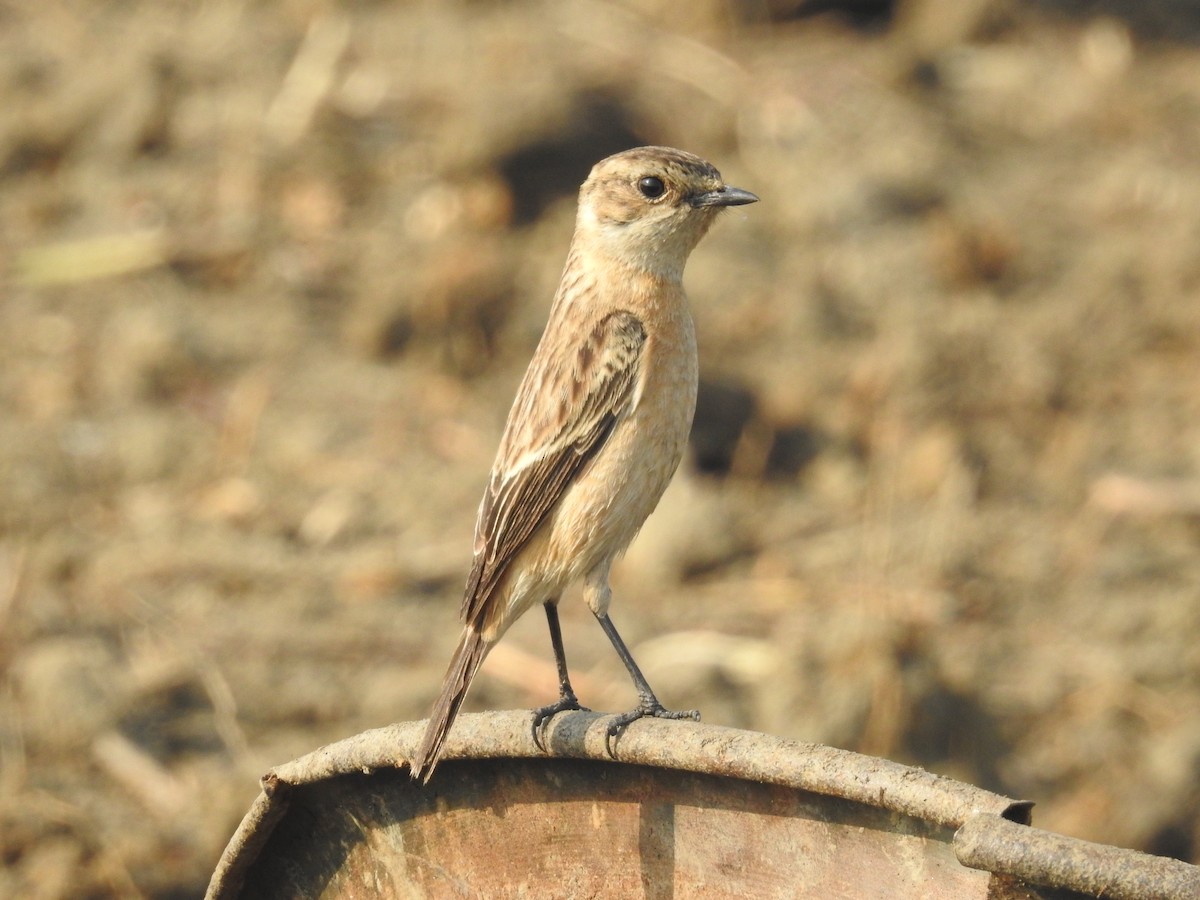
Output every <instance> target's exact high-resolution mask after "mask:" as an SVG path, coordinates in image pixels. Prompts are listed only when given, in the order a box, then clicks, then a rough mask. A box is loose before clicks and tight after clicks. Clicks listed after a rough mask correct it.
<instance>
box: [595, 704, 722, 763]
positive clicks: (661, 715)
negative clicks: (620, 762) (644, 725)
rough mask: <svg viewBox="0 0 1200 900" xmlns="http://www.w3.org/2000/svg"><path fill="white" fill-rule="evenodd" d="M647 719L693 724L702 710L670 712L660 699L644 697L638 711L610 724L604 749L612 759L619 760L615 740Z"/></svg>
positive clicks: (626, 714) (605, 737)
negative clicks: (684, 721) (626, 730)
mask: <svg viewBox="0 0 1200 900" xmlns="http://www.w3.org/2000/svg"><path fill="white" fill-rule="evenodd" d="M647 717H649V718H654V719H691V720H692V721H693V722H699V721H700V710H698V709H685V710H679V711H675V710H670V709H667V708H666V707H665V706H663V705H662V704H661V703H659V702H658V698H656V697H654V696H650V697H643V698H642V700H641V702H640V703H639V704H638V705H637V708H636V709H631V710H630V711H629V712H626V713H621V714H620V715H619V716H616V717H615V718H614V719H613V720H612V722H610V723H609V725H608V730H607V731H606V732H605V734H604V749H605V750H606V751H608V755H609V758H610V759H616V758H617V754H616V750H615V749H614V748H613V738H619V737H620V736H621V735H622V734H624V733H625V729H626V728H628V727H629V726H630V725H632V724H633V723H634V722H636V721H637V720H638V719H645V718H647Z"/></svg>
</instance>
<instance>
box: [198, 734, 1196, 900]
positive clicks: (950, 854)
mask: <svg viewBox="0 0 1200 900" xmlns="http://www.w3.org/2000/svg"><path fill="white" fill-rule="evenodd" d="M606 722H607V719H606V718H605V717H603V716H599V715H596V714H591V713H571V714H566V715H561V716H559V717H557V718H556V719H555V720H554V722H553V723H552V725H551V727H550V729H549V730H548V733H547V740H548V745H549V747H550V748H551V751H552V754H551V756H549V757H547V756H546V755H545V754H543V753H542V752H541V751H540V750H538V748H537V746H536V745H535V744H534V742H533V740H532V736H531V732H530V723H531V717H530V714H529V713H528V712H505V713H486V714H480V715H474V716H463V717H461V718H460V719H459V721H458V722H457V723H456V725H455V728H454V731H453V733H452V734H451V737H450V741H449V742H448V745H447V753H446V761H444V762H443V763H442V765H441V767H439V769H438V771H437V773H436V774H435V776H434V778H433V781H432V782H431V783H430V784H429V785H428V786H424V787H422V786H421V785H419V784H417V783H415V782H413V781H412V780H411V779H410V778H409V777H408V771H407V766H406V763H405V760H406V759H407V757H408V754H409V753H410V752H411V750H412V748H413V747H414V746H415V744H416V742H417V740H419V738H420V736H421V733H422V731H423V728H424V723H421V722H416V723H407V724H402V725H395V726H391V727H388V728H382V729H378V730H375V731H370V732H366V733H364V734H361V735H357V736H356V737H353V738H349V739H347V740H345V741H341V742H339V743H337V744H331V745H330V746H328V747H324V748H321V749H320V750H317V751H315V752H314V753H311V754H309V755H307V756H305V757H302V758H300V759H298V760H295V761H293V762H290V763H287V764H285V765H283V766H280V767H278V768H276V769H274V770H273V771H272V772H269V773H268V774H267V775H266V776H265V777H264V779H263V793H262V795H261V796H260V797H259V798H258V800H257V801H256V802H255V804H254V806H253V807H252V808H251V810H250V812H249V813H248V814H247V816H246V818H245V819H244V820H243V822H242V825H241V826H240V827H239V829H238V831H237V833H236V834H235V835H234V837H233V839H232V840H231V841H230V844H229V847H228V848H227V849H226V851H225V854H224V856H223V857H222V859H221V862H220V864H219V865H218V867H217V870H216V872H215V873H214V875H213V879H212V882H211V883H210V885H209V890H208V894H207V896H208V897H209V898H211V900H231V898H251V897H253V898H274V897H323V898H343V897H347V898H348V897H367V896H369V897H382V898H390V897H441V896H480V897H482V896H486V897H505V896H562V897H577V896H578V897H677V898H688V897H728V896H754V897H821V898H832V900H839V898H844V900H874V898H880V900H882V898H888V900H892V898H895V900H904V898H909V897H911V898H922V900H937V898H947V900H949V898H953V900H971V898H980V900H983V898H987V900H1035V898H1048V897H1062V896H1067V895H1064V894H1060V893H1056V892H1054V891H1053V890H1051V891H1043V890H1041V889H1040V888H1039V887H1037V886H1036V885H1031V884H1026V883H1022V882H1020V881H1018V880H1017V879H1015V878H1012V877H1009V876H1004V875H1001V876H993V875H991V874H990V873H989V872H987V871H976V870H975V869H972V868H967V867H965V866H963V865H961V864H960V863H959V861H958V860H957V859H956V858H955V850H956V848H959V847H960V845H961V846H969V845H970V841H969V840H968V839H969V838H970V836H971V835H972V834H973V833H974V831H972V830H970V829H973V828H975V825H974V824H973V823H977V822H981V821H983V822H998V821H1001V817H1006V818H1007V819H1008V820H1011V822H1012V827H1013V828H1018V829H1020V828H1023V827H1024V826H1023V825H1020V824H1016V823H1027V822H1028V816H1029V804H1026V803H1019V802H1014V801H1012V800H1009V799H1008V798H1005V797H1001V796H999V795H996V794H992V793H989V792H987V791H982V790H979V789H977V788H973V787H971V786H969V785H964V784H961V783H958V782H955V781H952V780H950V779H946V778H941V777H939V776H936V775H932V774H930V773H928V772H924V771H922V770H919V769H912V768H908V767H905V766H901V765H898V764H896V763H892V762H888V761H886V760H879V759H873V758H871V757H864V756H861V755H859V754H855V753H849V752H846V751H841V750H835V749H833V748H829V747H823V746H820V745H815V744H804V743H799V742H795V741H786V740H783V739H780V738H774V737H771V736H768V735H762V734H755V733H751V732H743V731H736V730H733V729H727V728H715V727H711V726H702V725H695V724H692V723H680V722H666V721H662V720H642V721H639V722H637V723H635V724H634V725H633V726H632V727H631V728H630V729H629V731H628V732H627V733H626V734H625V735H623V736H622V738H621V739H620V741H619V742H618V745H617V755H618V759H619V762H617V763H614V762H613V761H612V760H610V759H609V758H608V756H607V753H606V751H605V747H604V730H605V725H606ZM964 825H967V826H968V829H966V830H963V831H960V834H959V836H958V838H957V839H956V838H955V830H956V829H960V828H962V826H964ZM1026 830H1028V829H1026ZM964 835H965V836H964ZM964 842H965V843H964ZM960 852H961V850H960ZM1189 868H1190V867H1189ZM1068 883H1069V882H1068ZM1104 896H1109V895H1108V894H1105V895H1104ZM1147 896H1150V895H1147ZM1153 896H1157V895H1153ZM1164 896H1167V895H1164Z"/></svg>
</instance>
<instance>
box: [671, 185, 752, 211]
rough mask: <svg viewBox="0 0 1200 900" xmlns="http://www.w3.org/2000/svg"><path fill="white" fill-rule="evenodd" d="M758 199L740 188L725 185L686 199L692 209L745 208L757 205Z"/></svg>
mask: <svg viewBox="0 0 1200 900" xmlns="http://www.w3.org/2000/svg"><path fill="white" fill-rule="evenodd" d="M757 202H758V197H757V196H755V195H754V194H752V193H750V192H749V191H743V190H742V189H741V188H735V187H729V185H725V186H724V187H722V188H719V189H717V190H715V191H705V192H704V193H703V194H696V195H695V196H694V197H691V198H689V199H688V203H690V204H691V205H692V208H693V209H700V208H701V207H704V206H745V205H746V204H747V203H757Z"/></svg>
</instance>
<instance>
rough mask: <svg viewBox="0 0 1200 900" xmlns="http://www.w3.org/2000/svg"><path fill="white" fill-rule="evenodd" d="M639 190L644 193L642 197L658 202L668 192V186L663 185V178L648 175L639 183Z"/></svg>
mask: <svg viewBox="0 0 1200 900" xmlns="http://www.w3.org/2000/svg"><path fill="white" fill-rule="evenodd" d="M638 190H639V191H641V192H642V196H643V197H645V198H646V199H648V200H657V199H658V198H659V197H661V196H662V195H663V193H664V192H665V191H666V190H667V186H666V185H665V184H663V180H662V179H661V178H657V177H655V176H654V175H647V176H646V177H645V178H643V179H641V180H640V181H638Z"/></svg>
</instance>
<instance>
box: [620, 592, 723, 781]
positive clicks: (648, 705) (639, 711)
mask: <svg viewBox="0 0 1200 900" xmlns="http://www.w3.org/2000/svg"><path fill="white" fill-rule="evenodd" d="M596 619H597V620H598V621H599V622H600V627H601V628H603V629H604V633H605V634H607V635H608V639H609V640H610V641H612V645H613V648H614V649H615V650H616V651H617V656H619V657H621V662H623V663H625V668H626V669H628V670H629V675H630V677H631V678H632V679H633V685H634V687H636V688H637V692H638V705H637V707H636V708H635V709H631V710H630V711H629V712H627V713H621V714H620V715H619V716H617V717H616V718H615V719H614V720H613V721H612V723H611V724H610V725H609V726H608V733H607V734H606V735H605V738H604V746H605V749H607V750H608V755H609V756H611V757H612V758H613V759H616V754H615V753H614V752H613V747H612V739H613V738H615V737H619V736H620V735H621V733H622V732H623V731H624V730H625V729H626V728H628V727H629V725H630V723H632V722H636V721H637V720H638V719H642V718H645V717H646V716H653V717H654V718H656V719H691V720H692V721H694V722H699V721H700V711H699V710H696V709H688V710H684V711H682V712H673V711H672V710H669V709H667V708H666V707H664V706H663V705H662V704H661V703H659V702H658V698H657V697H655V696H654V691H652V690H650V685H649V684H648V683H647V681H646V676H645V675H643V674H642V670H641V669H639V668H638V664H637V663H636V662H634V660H633V655H632V654H631V653H630V652H629V648H628V647H626V646H625V642H624V641H623V640H621V635H619V634H617V629H616V626H615V625H613V623H612V619H610V618H609V617H608V613H597V614H596Z"/></svg>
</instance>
